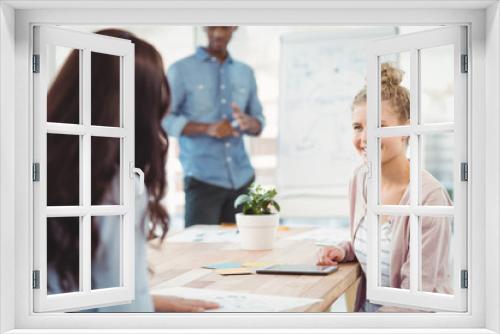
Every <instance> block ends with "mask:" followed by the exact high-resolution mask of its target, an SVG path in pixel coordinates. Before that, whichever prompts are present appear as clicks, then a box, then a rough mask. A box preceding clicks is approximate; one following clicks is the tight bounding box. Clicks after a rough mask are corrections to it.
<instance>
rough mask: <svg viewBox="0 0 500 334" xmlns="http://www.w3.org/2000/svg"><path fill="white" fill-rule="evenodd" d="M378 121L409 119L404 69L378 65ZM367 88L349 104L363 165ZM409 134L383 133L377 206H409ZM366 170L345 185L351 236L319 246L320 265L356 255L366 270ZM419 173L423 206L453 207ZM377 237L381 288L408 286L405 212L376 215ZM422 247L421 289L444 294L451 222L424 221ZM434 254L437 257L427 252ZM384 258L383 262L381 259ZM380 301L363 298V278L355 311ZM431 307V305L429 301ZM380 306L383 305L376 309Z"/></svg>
mask: <svg viewBox="0 0 500 334" xmlns="http://www.w3.org/2000/svg"><path fill="white" fill-rule="evenodd" d="M380 77H381V100H382V103H381V108H382V113H381V119H380V124H381V126H382V127H386V126H402V125H407V124H409V122H410V92H409V90H408V89H407V88H405V87H403V86H400V83H401V81H402V77H403V72H402V71H401V70H400V69H398V68H397V67H395V66H394V65H392V64H389V63H383V64H382V65H381V75H380ZM366 114H367V92H366V88H364V89H362V90H361V91H360V92H359V93H358V94H357V95H356V97H355V98H354V101H353V106H352V127H353V144H354V147H355V148H356V150H357V152H358V154H359V155H361V156H362V157H363V159H364V162H365V163H366V162H367V161H368V160H367V159H368V157H367V149H366V144H367V136H366V129H367V119H366ZM407 147H408V137H386V138H381V140H380V155H381V157H380V163H381V182H380V183H381V192H380V204H381V205H409V194H408V186H409V182H410V162H409V160H408V158H407V153H406V150H407ZM367 171H368V168H367V167H366V165H365V166H362V167H360V168H357V169H356V171H355V172H354V175H353V178H352V180H351V186H350V189H349V191H350V195H349V200H350V208H351V209H350V212H351V215H350V222H351V235H352V240H351V241H346V242H344V243H342V244H340V245H339V246H338V247H327V248H323V249H322V250H321V251H320V253H319V260H318V262H319V264H322V265H331V264H334V262H335V261H338V262H345V261H352V260H354V259H357V260H358V261H359V262H360V264H361V267H362V268H363V272H364V273H365V274H366V272H367V252H368V247H367V246H366V245H367V240H368V238H367V228H366V208H367V180H366V179H367ZM422 173H423V175H422V177H423V188H422V189H423V192H424V195H423V198H425V199H426V201H425V202H424V203H423V204H422V205H452V204H451V200H450V199H449V197H448V195H447V193H446V190H445V189H444V187H443V186H442V185H441V184H440V183H439V182H438V181H437V180H436V179H435V178H434V177H432V175H431V174H429V173H428V172H427V171H425V170H423V171H422ZM379 224H380V225H381V226H380V229H381V234H382V239H381V241H380V244H379V247H380V248H379V249H380V252H381V254H384V255H382V256H381V279H380V281H379V284H381V285H382V286H386V287H392V288H399V289H409V282H410V270H409V269H410V265H409V262H410V257H409V256H410V253H409V243H410V229H409V216H395V217H390V216H388V215H382V216H380V219H379ZM421 224H422V236H421V238H422V245H425V247H424V248H423V249H422V256H423V259H422V261H423V264H422V267H423V271H424V276H423V277H425V280H423V281H422V285H423V286H425V291H432V292H440V293H449V292H450V289H451V287H450V281H449V275H450V273H449V271H450V270H449V268H448V252H449V251H448V249H449V244H450V224H449V221H448V220H447V219H446V218H445V219H442V220H437V219H433V220H423V221H421ZM431 254H433V255H435V254H439V256H438V257H436V256H430V255H431ZM382 259H383V260H382ZM381 306H382V305H376V304H372V303H370V302H368V301H366V282H364V281H363V282H362V286H361V288H360V289H359V290H358V295H357V302H356V310H357V311H367V312H373V311H377V310H379V309H380V307H381ZM429 306H430V305H429ZM381 310H383V308H382V309H381Z"/></svg>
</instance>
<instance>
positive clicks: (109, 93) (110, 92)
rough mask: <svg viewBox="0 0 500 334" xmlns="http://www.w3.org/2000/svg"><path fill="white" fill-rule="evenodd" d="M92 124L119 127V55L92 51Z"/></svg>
mask: <svg viewBox="0 0 500 334" xmlns="http://www.w3.org/2000/svg"><path fill="white" fill-rule="evenodd" d="M91 66H92V70H91V76H92V81H91V84H92V89H91V90H92V92H91V94H92V98H91V99H92V102H91V108H92V113H91V123H92V125H100V126H113V127H119V126H120V124H121V122H120V101H121V99H120V90H121V89H120V57H118V56H112V55H107V54H102V53H97V52H92V58H91Z"/></svg>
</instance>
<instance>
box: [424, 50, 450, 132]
mask: <svg viewBox="0 0 500 334" xmlns="http://www.w3.org/2000/svg"><path fill="white" fill-rule="evenodd" d="M454 66H455V64H454V57H453V45H446V46H440V47H437V48H430V49H422V50H420V103H421V105H420V113H421V115H420V116H421V123H439V122H453V119H454V117H453V89H454V88H453V84H454V78H453V75H454V71H453V69H454Z"/></svg>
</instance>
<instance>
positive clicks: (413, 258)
mask: <svg viewBox="0 0 500 334" xmlns="http://www.w3.org/2000/svg"><path fill="white" fill-rule="evenodd" d="M410 61H411V64H410V66H411V68H410V72H411V73H410V101H411V103H410V127H411V128H412V133H411V134H410V212H411V215H410V291H412V292H416V291H418V288H419V277H420V270H421V265H420V264H421V259H420V254H421V252H420V231H419V228H418V217H417V216H416V215H415V209H416V208H417V206H418V202H419V189H420V187H419V186H420V182H421V181H420V174H421V173H420V161H419V160H420V159H419V158H420V154H419V146H420V145H419V137H418V135H417V134H416V133H415V131H414V128H415V127H417V125H418V120H419V118H420V117H419V110H420V107H419V104H420V103H419V102H420V101H419V91H420V89H419V88H420V75H419V67H420V66H419V53H418V49H412V50H411V58H410Z"/></svg>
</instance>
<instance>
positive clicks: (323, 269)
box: [255, 264, 337, 275]
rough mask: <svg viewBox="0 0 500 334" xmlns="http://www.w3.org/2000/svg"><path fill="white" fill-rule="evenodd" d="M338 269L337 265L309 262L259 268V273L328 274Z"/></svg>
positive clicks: (257, 271)
mask: <svg viewBox="0 0 500 334" xmlns="http://www.w3.org/2000/svg"><path fill="white" fill-rule="evenodd" d="M335 271H337V266H315V265H309V264H276V265H272V266H269V267H265V268H261V269H257V270H256V271H255V272H256V273H257V274H283V275H328V274H331V273H333V272H335Z"/></svg>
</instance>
